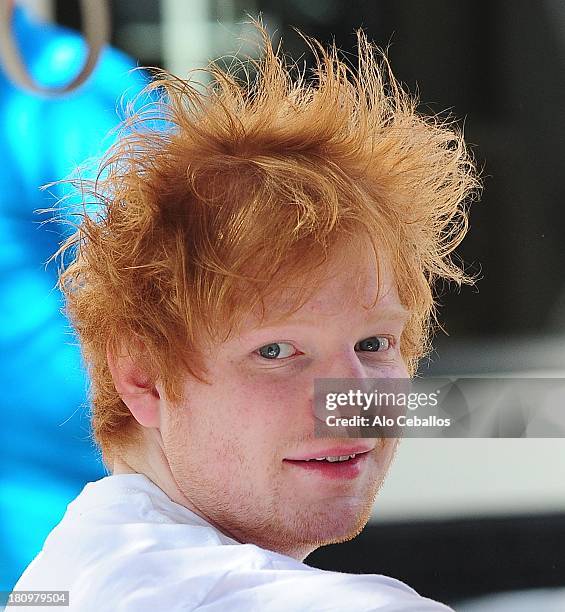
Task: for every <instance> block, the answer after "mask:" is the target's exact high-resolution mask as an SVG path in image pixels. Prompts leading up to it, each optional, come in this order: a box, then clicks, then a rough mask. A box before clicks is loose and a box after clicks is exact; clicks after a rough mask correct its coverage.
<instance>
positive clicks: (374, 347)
mask: <svg viewBox="0 0 565 612" xmlns="http://www.w3.org/2000/svg"><path fill="white" fill-rule="evenodd" d="M389 348H390V340H389V339H388V338H387V337H386V336H370V337H369V338H365V339H364V340H361V341H360V342H358V343H357V344H356V345H355V350H357V349H359V350H361V351H370V352H372V353H377V352H379V353H382V352H383V351H386V350H388V349H389Z"/></svg>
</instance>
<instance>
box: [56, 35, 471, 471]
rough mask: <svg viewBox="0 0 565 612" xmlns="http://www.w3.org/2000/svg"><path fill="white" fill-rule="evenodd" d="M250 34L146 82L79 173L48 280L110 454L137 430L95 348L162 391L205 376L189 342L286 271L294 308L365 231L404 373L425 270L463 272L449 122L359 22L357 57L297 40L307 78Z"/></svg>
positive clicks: (175, 396) (253, 302)
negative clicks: (240, 46) (456, 255)
mask: <svg viewBox="0 0 565 612" xmlns="http://www.w3.org/2000/svg"><path fill="white" fill-rule="evenodd" d="M257 30H258V31H259V32H260V34H261V41H262V45H261V46H262V54H261V57H260V59H259V60H255V59H251V58H248V59H247V62H246V63H245V62H239V63H237V64H233V65H235V66H237V67H238V68H237V70H235V69H233V67H232V68H229V69H223V68H220V67H219V65H218V63H212V64H211V65H210V66H209V67H208V69H207V73H208V75H209V76H210V77H211V82H209V83H208V84H204V85H202V84H200V85H198V84H197V81H196V80H190V79H189V80H183V79H181V78H178V77H175V76H173V75H170V74H168V73H166V72H164V71H160V72H159V73H158V74H157V75H156V77H155V78H154V80H153V81H152V82H151V83H150V84H149V85H148V87H147V90H146V91H145V92H144V94H147V93H149V94H150V95H151V96H152V100H153V102H152V104H150V105H149V106H145V107H144V108H142V109H141V110H140V111H137V112H134V111H133V110H132V111H130V113H129V115H128V117H127V118H126V120H125V121H124V123H123V125H122V129H121V131H120V133H119V138H118V139H117V141H116V143H115V144H114V145H113V146H112V147H111V148H110V149H109V150H108V152H107V154H106V155H105V157H104V158H103V160H102V161H101V163H100V166H99V173H98V178H97V179H96V180H93V181H91V182H88V181H85V180H84V179H81V181H80V190H81V193H82V194H83V202H86V198H87V195H90V196H93V201H94V202H96V203H97V205H98V213H97V214H96V215H93V214H91V213H87V210H86V209H85V210H83V212H82V214H80V220H79V222H78V223H77V227H76V232H75V233H74V234H73V235H72V236H71V237H70V238H69V239H68V240H67V241H66V242H65V243H64V244H63V245H62V247H61V249H60V250H59V252H58V254H59V255H65V257H63V261H64V263H65V265H64V268H63V269H61V271H60V282H59V285H60V288H61V290H62V291H63V293H64V295H65V298H66V309H67V313H68V316H69V318H70V320H71V322H72V324H73V326H74V328H75V330H76V332H77V334H78V338H79V341H80V344H81V347H82V351H83V357H84V359H85V362H86V364H87V366H88V369H89V374H90V379H91V403H92V431H93V435H94V439H95V442H96V443H97V444H98V445H99V447H100V449H101V451H102V457H103V459H104V461H105V462H106V463H107V464H108V463H109V462H111V461H112V459H113V458H114V457H117V456H120V455H121V454H122V453H124V452H125V451H126V450H127V449H128V448H129V447H131V446H132V445H135V444H137V443H139V441H140V439H141V438H140V428H139V427H138V426H136V423H135V421H134V419H133V417H132V415H131V413H130V411H129V409H128V408H127V406H126V405H125V404H124V402H123V401H122V399H121V398H120V396H119V394H118V392H117V391H116V388H115V387H114V384H113V381H112V377H111V374H110V370H109V366H108V363H107V358H106V350H107V348H109V349H110V350H111V351H118V350H121V349H120V346H121V345H125V346H126V347H127V349H128V351H129V352H130V354H131V356H132V357H133V358H134V359H135V360H136V361H137V362H139V363H141V364H142V365H143V369H144V371H145V372H147V373H148V375H149V378H150V380H151V381H156V380H160V381H161V383H162V385H163V388H164V390H165V393H166V395H167V397H168V398H169V399H170V400H171V401H172V402H176V401H178V400H179V399H180V398H181V377H182V376H183V375H185V374H186V373H188V374H190V375H192V376H194V377H195V378H196V379H198V380H206V378H205V368H204V363H203V360H202V354H201V351H200V348H201V346H202V344H201V343H202V341H203V339H204V338H218V335H219V334H222V335H223V334H225V336H224V337H228V336H229V334H230V333H233V330H234V329H237V323H238V321H240V320H241V319H242V318H243V316H244V315H245V314H246V313H248V312H249V311H251V310H252V309H254V308H255V307H256V306H257V305H260V304H263V301H264V299H265V298H266V297H267V296H268V295H269V294H270V293H272V292H273V291H276V290H277V288H280V287H282V286H284V285H285V284H286V285H288V284H289V282H288V281H289V280H290V279H292V281H293V283H294V285H296V280H297V279H302V280H303V282H302V283H301V286H302V288H303V289H304V291H301V292H300V291H299V292H298V293H297V303H296V304H295V308H298V307H299V306H300V305H301V304H302V303H304V301H306V300H307V299H308V298H309V297H310V295H311V294H312V292H313V291H315V290H316V288H317V286H318V285H319V283H318V281H320V282H321V279H322V278H323V276H322V275H323V270H324V267H323V264H324V262H326V261H327V259H328V253H329V252H335V250H336V249H338V248H345V246H344V245H347V244H348V240H349V241H351V239H353V240H354V239H355V237H359V236H361V235H363V236H366V237H368V238H369V240H370V241H371V243H372V245H373V252H374V253H373V254H374V261H375V265H376V266H379V262H380V259H381V258H382V257H383V256H385V255H386V257H387V258H388V260H389V261H390V264H391V265H392V270H393V272H394V277H395V280H396V283H397V287H398V293H399V297H400V300H401V302H402V303H403V304H404V305H405V306H406V308H407V309H408V310H409V311H410V315H411V316H410V320H409V322H408V325H407V326H406V328H405V331H404V332H403V335H402V338H401V343H400V344H401V352H402V356H403V358H404V359H405V362H406V364H407V366H408V369H409V372H410V373H411V374H413V373H414V372H415V370H416V367H417V363H418V360H419V359H420V358H421V357H422V356H423V355H424V354H426V352H427V351H428V350H429V348H430V345H429V338H430V332H431V330H432V328H433V323H434V320H435V308H434V295H433V287H434V284H435V282H436V281H437V280H439V279H446V280H449V281H455V282H456V283H458V284H460V283H464V282H469V281H470V279H469V278H468V277H467V275H466V274H465V272H464V271H463V270H462V269H461V268H460V267H458V266H457V265H456V264H455V263H454V262H453V261H452V259H451V258H450V253H452V251H453V249H454V248H455V247H456V246H457V245H458V244H459V243H460V241H461V240H462V239H463V237H464V235H465V233H466V231H467V225H468V218H467V206H466V203H467V202H468V201H470V199H471V196H472V195H473V194H474V193H475V192H476V191H477V189H478V187H479V181H478V178H477V174H476V171H475V168H474V165H473V162H472V159H471V157H470V154H469V152H468V150H467V148H466V146H465V144H464V141H463V138H462V135H461V132H460V131H459V130H458V128H457V127H456V126H455V124H454V123H453V121H451V120H448V119H440V118H439V117H437V116H434V117H425V116H421V115H420V114H419V113H418V112H417V110H416V106H417V101H416V99H415V98H413V97H411V96H410V95H409V94H408V93H406V92H405V91H404V90H403V89H402V88H401V86H400V85H399V83H398V82H397V81H396V79H395V78H394V76H393V74H392V72H391V70H390V67H389V65H388V63H387V60H386V56H385V54H383V53H382V52H380V51H378V50H377V49H376V48H375V47H374V46H373V45H372V44H371V43H369V42H368V41H367V39H366V36H365V35H364V34H363V32H362V31H358V33H357V41H358V65H357V66H356V67H355V68H352V67H350V66H349V64H348V63H347V62H345V61H344V60H343V59H342V58H341V55H340V52H339V51H338V50H337V49H336V48H335V45H332V46H331V47H330V48H329V49H324V48H323V47H322V45H320V44H319V43H318V42H317V41H315V40H313V39H310V38H306V37H305V40H306V42H307V43H308V45H309V47H310V49H311V51H312V52H313V55H314V58H315V67H314V68H313V69H312V71H311V74H309V75H307V74H306V73H305V72H304V71H302V72H301V71H297V70H296V69H295V67H294V66H292V65H289V63H288V62H287V61H286V59H285V57H284V55H283V54H282V53H281V52H280V48H277V49H276V50H275V49H274V48H273V45H272V42H271V40H270V37H269V36H268V35H267V33H266V32H265V29H264V28H263V27H262V26H261V25H260V24H257ZM233 65H232V66H233ZM242 67H243V68H244V70H243V72H241V68H242ZM238 71H239V72H238ZM196 74H197V73H193V74H192V75H191V76H192V77H194V75H196ZM242 74H243V75H244V77H243V78H242V76H241V75H242ZM155 120H159V121H161V123H160V124H159V125H158V126H157V123H156V121H155ZM91 201H92V200H91ZM349 243H350V242H349ZM338 245H341V246H339V247H338Z"/></svg>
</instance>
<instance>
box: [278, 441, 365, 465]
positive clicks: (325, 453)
mask: <svg viewBox="0 0 565 612" xmlns="http://www.w3.org/2000/svg"><path fill="white" fill-rule="evenodd" d="M373 448H374V446H368V445H367V444H349V445H347V446H345V445H340V446H337V445H336V446H326V447H321V448H319V449H312V450H309V451H307V452H303V453H297V454H293V455H292V456H290V457H285V459H284V460H285V461H310V460H311V459H319V458H320V457H344V456H347V455H361V454H363V453H368V452H370V451H372V450H373Z"/></svg>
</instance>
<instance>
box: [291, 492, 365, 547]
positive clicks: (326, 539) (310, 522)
mask: <svg viewBox="0 0 565 612" xmlns="http://www.w3.org/2000/svg"><path fill="white" fill-rule="evenodd" d="M371 510H372V503H365V504H362V505H356V506H349V507H347V508H343V507H342V508H338V507H335V506H334V507H332V508H331V509H330V508H328V509H326V510H324V511H321V512H320V511H319V512H317V513H310V514H309V515H308V516H307V517H305V516H300V517H297V519H298V520H297V521H296V523H295V530H294V538H295V541H296V542H300V543H304V544H305V545H309V546H310V547H311V549H312V550H314V549H316V548H319V547H320V546H327V545H328V544H339V543H341V542H347V541H348V540H352V539H353V538H355V537H357V536H358V535H359V534H360V533H361V532H362V531H363V529H364V528H365V526H366V525H367V523H368V521H369V518H370V516H371Z"/></svg>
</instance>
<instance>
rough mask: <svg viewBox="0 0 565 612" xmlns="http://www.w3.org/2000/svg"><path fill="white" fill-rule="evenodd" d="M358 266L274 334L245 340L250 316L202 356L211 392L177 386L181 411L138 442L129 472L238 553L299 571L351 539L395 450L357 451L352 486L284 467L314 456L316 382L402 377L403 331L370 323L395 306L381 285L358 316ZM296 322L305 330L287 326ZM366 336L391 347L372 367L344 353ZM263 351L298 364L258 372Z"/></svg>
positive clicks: (385, 444) (367, 272)
mask: <svg viewBox="0 0 565 612" xmlns="http://www.w3.org/2000/svg"><path fill="white" fill-rule="evenodd" d="M359 266H360V268H359V269H360V273H362V276H361V277H359V278H360V279H361V282H359V284H357V280H358V278H357V279H356V275H355V274H353V273H352V267H351V265H349V266H346V265H342V266H339V265H337V261H336V263H335V265H334V266H333V267H330V269H331V270H332V274H334V276H333V278H331V279H330V280H328V281H327V282H326V284H324V285H323V287H322V289H321V290H320V291H319V292H318V293H317V294H316V295H315V296H314V297H313V298H312V299H311V300H309V301H308V302H307V303H306V304H305V305H304V306H303V307H302V308H301V309H300V310H298V311H297V313H295V314H294V315H292V316H291V318H290V319H289V320H288V321H287V322H285V323H284V324H278V325H277V327H276V328H275V327H271V328H266V327H264V326H265V325H266V323H263V328H261V329H255V330H253V331H252V328H253V327H254V326H255V325H257V324H258V323H257V320H255V319H254V318H253V317H251V316H250V317H249V319H248V320H246V322H245V325H244V326H243V328H242V329H243V333H242V334H241V335H239V336H237V337H234V338H231V339H229V340H228V341H227V342H224V343H221V344H218V345H217V346H209V347H207V351H206V354H207V360H208V361H207V365H208V379H209V380H210V381H211V382H212V384H211V385H210V386H207V385H205V384H202V383H200V382H197V381H194V380H192V379H189V378H187V379H186V380H185V383H184V398H185V399H184V400H183V402H182V403H181V405H179V406H171V405H169V404H167V402H166V401H165V400H164V399H160V400H159V401H160V405H161V414H160V427H159V429H158V430H152V432H151V435H150V436H148V437H147V444H148V447H147V448H146V452H145V453H144V455H143V456H142V457H141V458H138V459H136V460H135V462H136V464H135V469H136V471H140V472H144V473H148V475H149V476H150V477H151V478H152V479H153V480H154V481H155V482H156V483H157V484H159V485H160V486H161V487H162V488H163V489H164V490H165V491H166V492H167V493H169V495H170V496H171V498H172V499H175V500H178V501H179V503H183V504H184V505H186V506H187V507H189V508H191V509H193V510H194V511H196V512H197V513H198V514H200V515H201V516H203V517H204V518H206V519H207V520H209V521H210V522H211V523H212V524H214V525H216V526H217V527H218V528H220V529H221V530H222V531H223V532H224V533H226V534H228V535H230V536H231V537H233V538H235V539H237V540H238V541H241V542H251V543H254V544H257V545H259V546H262V547H264V548H267V549H269V550H273V551H277V552H281V553H283V554H287V555H290V556H294V557H295V558H298V559H304V558H305V557H306V556H307V555H308V554H310V552H312V551H313V550H315V549H316V548H318V547H319V546H322V545H324V544H329V543H335V542H340V541H344V540H348V539H351V538H352V537H354V536H355V535H357V534H358V533H359V532H360V531H361V530H362V529H363V527H364V526H365V524H366V523H367V521H368V519H369V516H370V513H371V509H372V506H373V502H374V499H375V496H376V494H377V492H378V490H379V488H380V486H381V485H382V483H383V480H384V478H385V476H386V473H387V471H388V468H389V465H390V462H391V461H392V458H393V455H394V452H395V449H396V444H397V441H396V440H392V439H387V440H374V439H373V440H368V439H364V441H365V442H370V443H372V445H375V448H374V450H373V451H371V453H370V456H369V457H368V458H367V459H368V460H367V461H366V464H365V467H364V470H363V472H362V473H361V474H360V475H359V477H357V478H356V479H353V480H328V479H323V478H322V477H320V476H319V475H316V474H312V473H310V472H307V471H306V470H301V469H297V468H296V467H293V466H291V465H289V464H285V463H283V459H284V458H285V457H289V456H292V454H293V453H294V454H296V453H299V452H305V451H308V450H309V449H312V448H320V444H321V440H320V438H316V437H315V436H314V414H313V409H312V406H313V383H314V379H315V378H329V377H331V378H342V377H343V378H367V377H368V378H378V377H407V376H408V373H407V371H406V367H405V364H404V362H403V361H402V359H401V357H400V348H399V339H400V334H401V331H402V323H398V322H390V321H387V320H383V322H382V323H381V322H380V318H379V316H380V315H377V314H376V313H380V312H382V311H383V309H385V308H387V307H391V308H394V307H396V306H400V303H399V299H398V294H397V291H396V287H395V286H394V283H393V280H392V277H391V274H390V272H389V271H386V273H384V274H382V276H381V279H380V280H381V289H382V293H381V297H380V298H379V302H378V303H377V305H376V307H375V308H374V309H373V311H372V313H368V312H367V310H366V309H363V307H362V304H364V305H369V304H371V303H372V301H373V299H374V296H375V292H376V291H377V289H378V287H379V285H378V278H377V275H376V272H375V270H374V266H373V265H372V264H371V263H370V262H369V261H365V262H361V263H360V264H359ZM281 297H282V298H283V299H281V300H280V301H279V302H277V303H276V304H271V307H272V309H273V311H274V310H276V307H277V304H279V305H280V304H281V303H284V296H281ZM267 313H269V310H267ZM368 314H369V315H371V316H372V317H373V319H372V321H369V320H367V316H368ZM297 318H301V319H306V320H307V321H309V322H310V325H308V326H300V325H298V324H295V323H294V322H295V321H296V319H297ZM374 335H381V336H390V337H393V338H394V339H395V341H394V342H395V345H394V346H393V347H392V348H391V349H389V350H388V351H385V354H383V355H381V354H379V353H370V352H368V351H366V352H362V351H359V350H355V348H354V346H355V343H357V342H360V341H361V340H363V339H365V338H367V337H370V336H374ZM274 342H284V343H288V344H290V345H292V347H291V348H292V349H293V351H296V352H297V353H298V355H296V356H291V357H288V358H285V359H282V360H269V359H266V358H264V357H261V356H259V355H257V354H256V351H257V349H258V348H260V347H262V346H264V345H266V344H270V343H274ZM285 347H286V345H285ZM287 348H288V347H287ZM161 397H162V395H161ZM328 441H330V439H328ZM331 442H332V443H339V442H349V443H351V442H355V441H354V440H351V439H346V438H338V439H336V438H332V439H331ZM149 462H150V466H149V465H148V463H149ZM126 465H127V464H125V463H120V462H118V463H117V464H116V466H115V470H114V472H115V473H117V472H119V471H127V470H128V468H127V467H126ZM132 465H134V463H133V462H130V463H129V466H132Z"/></svg>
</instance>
